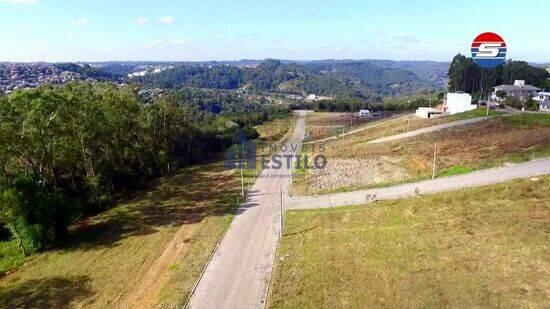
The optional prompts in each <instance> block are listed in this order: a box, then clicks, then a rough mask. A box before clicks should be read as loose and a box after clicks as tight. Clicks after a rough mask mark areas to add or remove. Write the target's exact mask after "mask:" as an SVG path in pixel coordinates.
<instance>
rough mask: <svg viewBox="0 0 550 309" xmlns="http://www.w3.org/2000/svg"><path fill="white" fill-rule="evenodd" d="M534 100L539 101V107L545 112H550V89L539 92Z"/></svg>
mask: <svg viewBox="0 0 550 309" xmlns="http://www.w3.org/2000/svg"><path fill="white" fill-rule="evenodd" d="M533 100H535V101H537V102H539V109H540V110H541V111H543V112H550V91H541V92H539V93H537V95H536V96H535V97H533Z"/></svg>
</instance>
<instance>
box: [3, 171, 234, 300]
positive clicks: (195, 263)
mask: <svg viewBox="0 0 550 309" xmlns="http://www.w3.org/2000/svg"><path fill="white" fill-rule="evenodd" d="M235 176H236V175H235V173H234V172H233V171H228V170H225V169H223V166H222V164H219V163H218V164H210V165H202V166H196V167H193V168H188V169H182V170H180V171H179V172H178V173H177V174H175V175H173V176H168V177H163V178H160V179H158V180H156V181H154V182H152V183H151V184H150V186H149V188H147V189H146V190H144V191H141V192H139V193H137V194H135V196H134V197H133V198H132V199H131V200H127V201H123V202H120V203H119V205H117V206H116V207H114V208H113V209H111V210H109V211H107V212H105V213H102V214H100V215H98V216H96V217H93V218H89V219H88V220H85V221H84V222H81V223H80V225H79V226H74V227H72V228H71V235H70V240H69V241H68V242H67V243H66V244H65V245H64V246H62V247H59V248H55V249H52V250H49V251H46V252H43V253H39V254H36V255H34V256H31V257H29V258H27V259H26V260H25V261H24V262H25V263H24V264H23V265H20V266H19V267H18V268H16V269H15V270H12V271H11V272H10V273H9V274H8V275H5V276H4V277H3V278H2V279H1V280H0V307H3V308H16V307H44V308H51V307H68V306H70V307H82V306H84V307H92V308H105V307H153V306H154V305H155V303H158V302H161V303H163V304H165V305H166V306H168V305H173V304H176V303H180V304H181V302H182V301H184V300H185V298H186V297H187V295H188V294H189V292H190V290H191V287H192V286H193V284H194V283H195V282H196V280H197V278H198V275H199V274H200V272H201V270H202V268H203V267H204V266H205V264H206V262H207V260H208V258H209V256H210V253H211V251H212V250H213V248H214V246H215V244H216V242H217V241H218V239H219V238H220V237H221V235H222V234H223V232H224V231H225V230H226V229H227V227H228V226H229V224H230V222H231V220H232V217H233V213H234V210H235V207H236V196H237V194H238V193H239V192H240V190H239V185H240V183H239V181H238V178H237V177H235ZM10 246H11V247H13V245H12V244H11V243H3V244H2V246H0V248H1V249H0V253H1V254H2V255H1V256H0V257H1V261H2V262H1V263H0V265H2V267H6V266H5V265H8V267H11V266H18V264H21V263H19V262H15V263H13V259H17V258H18V257H17V256H15V257H11V256H12V255H13V254H15V255H16V254H17V250H13V248H12V249H9V248H10ZM6 252H7V253H8V254H7V255H6ZM10 257H11V259H12V260H10ZM10 263H11V264H10ZM163 287H164V288H163Z"/></svg>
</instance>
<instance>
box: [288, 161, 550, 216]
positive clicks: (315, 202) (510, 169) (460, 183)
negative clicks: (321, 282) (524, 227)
mask: <svg viewBox="0 0 550 309" xmlns="http://www.w3.org/2000/svg"><path fill="white" fill-rule="evenodd" d="M549 172H550V158H545V159H537V160H532V161H529V162H525V163H520V164H515V165H510V166H505V167H498V168H491V169H486V170H481V171H477V172H473V173H469V174H464V175H458V176H451V177H444V178H436V179H434V180H426V181H421V182H416V183H408V184H402V185H397V186H393V187H387V188H378V189H368V190H360V191H353V192H346V193H336V194H327V195H319V196H307V197H286V200H285V208H286V209H310V208H330V207H338V206H346V205H359V204H365V203H368V202H372V201H373V200H390V199H399V198H406V197H412V196H415V195H417V194H425V193H436V192H441V191H450V190H457V189H461V188H468V187H478V186H483V185H488V184H494V183H499V182H504V181H507V180H512V179H517V178H525V177H533V176H538V175H544V174H548V173H549Z"/></svg>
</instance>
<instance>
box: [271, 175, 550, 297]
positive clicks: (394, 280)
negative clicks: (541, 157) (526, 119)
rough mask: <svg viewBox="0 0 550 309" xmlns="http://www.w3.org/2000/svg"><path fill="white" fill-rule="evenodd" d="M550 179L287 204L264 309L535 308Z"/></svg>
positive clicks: (548, 248) (545, 252)
mask: <svg viewBox="0 0 550 309" xmlns="http://www.w3.org/2000/svg"><path fill="white" fill-rule="evenodd" d="M548 192H550V177H548V176H546V177H540V178H539V179H538V180H537V181H533V180H530V179H525V180H517V181H512V182H507V183H504V184H499V185H492V186H486V187H481V188H475V189H466V190H462V191H455V192H446V193H439V194H434V195H426V196H421V197H416V198H412V199H404V200H398V201H384V202H376V203H374V204H369V205H367V206H355V207H343V208H333V209H319V210H307V211H289V212H287V213H286V215H285V235H284V236H283V238H282V241H281V242H280V247H279V249H278V252H277V260H276V266H275V273H274V276H273V281H272V288H271V294H270V298H269V307H272V308H349V307H352V308H372V307H374V308H378V307H388V308H425V307H451V308H457V307H475V308H479V307H524V308H542V307H545V306H547V303H548V299H549V298H550V284H549V282H550V258H549V257H550V241H549V235H550V229H549V228H548V227H549V226H550V195H549V194H548Z"/></svg>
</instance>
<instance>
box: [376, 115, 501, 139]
mask: <svg viewBox="0 0 550 309" xmlns="http://www.w3.org/2000/svg"><path fill="white" fill-rule="evenodd" d="M489 118H492V116H489V117H479V118H472V119H465V120H457V121H453V122H448V123H444V124H440V125H436V126H431V127H427V128H422V129H418V130H414V131H410V132H406V133H401V134H396V135H392V136H388V137H382V138H379V139H375V140H372V141H369V142H367V144H377V143H385V142H391V141H396V140H400V139H404V138H409V137H413V136H417V135H420V134H424V133H430V132H435V131H439V130H443V129H447V128H452V127H456V126H462V125H466V124H472V123H476V122H480V121H483V120H486V119H489Z"/></svg>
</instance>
